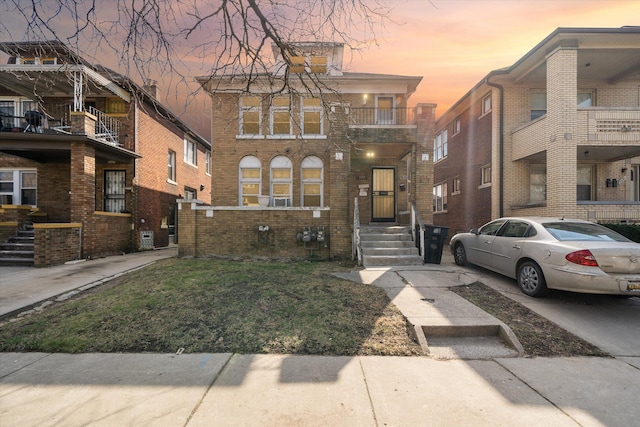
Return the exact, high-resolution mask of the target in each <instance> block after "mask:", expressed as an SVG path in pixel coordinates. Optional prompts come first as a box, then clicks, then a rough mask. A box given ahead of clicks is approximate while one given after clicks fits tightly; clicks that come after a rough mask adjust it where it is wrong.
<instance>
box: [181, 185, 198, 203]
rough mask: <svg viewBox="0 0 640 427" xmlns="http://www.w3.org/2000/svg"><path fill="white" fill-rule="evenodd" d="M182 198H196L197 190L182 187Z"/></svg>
mask: <svg viewBox="0 0 640 427" xmlns="http://www.w3.org/2000/svg"><path fill="white" fill-rule="evenodd" d="M184 198H185V199H186V200H196V199H197V198H198V192H197V191H196V190H195V189H193V188H191V187H184Z"/></svg>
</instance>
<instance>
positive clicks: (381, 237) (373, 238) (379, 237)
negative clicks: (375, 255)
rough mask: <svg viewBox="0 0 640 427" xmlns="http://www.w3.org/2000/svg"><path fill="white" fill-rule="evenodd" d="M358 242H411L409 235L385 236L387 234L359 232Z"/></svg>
mask: <svg viewBox="0 0 640 427" xmlns="http://www.w3.org/2000/svg"><path fill="white" fill-rule="evenodd" d="M360 241H366V242H395V241H398V242H411V241H412V240H411V234H387V233H380V234H378V233H364V234H363V233H362V231H360Z"/></svg>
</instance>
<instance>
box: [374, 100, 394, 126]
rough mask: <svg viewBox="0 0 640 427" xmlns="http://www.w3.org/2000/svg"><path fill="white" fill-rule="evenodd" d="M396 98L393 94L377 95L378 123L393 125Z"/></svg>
mask: <svg viewBox="0 0 640 427" xmlns="http://www.w3.org/2000/svg"><path fill="white" fill-rule="evenodd" d="M394 102H395V99H394V97H393V96H377V97H376V124H377V125H392V124H394V123H395V122H396V120H395V109H394V108H393V107H394Z"/></svg>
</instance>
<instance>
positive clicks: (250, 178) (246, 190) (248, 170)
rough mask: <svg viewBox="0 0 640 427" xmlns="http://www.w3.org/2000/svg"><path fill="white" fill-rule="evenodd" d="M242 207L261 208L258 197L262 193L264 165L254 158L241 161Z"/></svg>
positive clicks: (240, 200) (240, 202)
mask: <svg viewBox="0 0 640 427" xmlns="http://www.w3.org/2000/svg"><path fill="white" fill-rule="evenodd" d="M239 169H240V171H239V175H240V177H239V178H240V191H239V194H240V197H239V204H240V206H259V204H258V195H259V194H260V192H261V191H262V178H261V177H262V165H261V164H260V160H259V159H258V158H257V157H254V156H246V157H243V158H242V160H240V166H239Z"/></svg>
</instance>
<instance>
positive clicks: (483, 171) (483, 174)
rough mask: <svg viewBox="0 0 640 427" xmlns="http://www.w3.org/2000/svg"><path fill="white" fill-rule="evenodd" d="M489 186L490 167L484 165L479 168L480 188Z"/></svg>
mask: <svg viewBox="0 0 640 427" xmlns="http://www.w3.org/2000/svg"><path fill="white" fill-rule="evenodd" d="M488 185H491V165H485V166H482V167H481V168H480V186H481V187H482V186H488Z"/></svg>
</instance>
